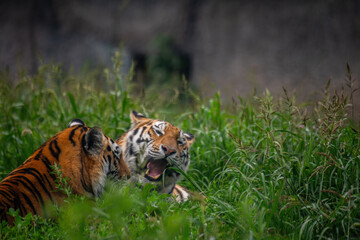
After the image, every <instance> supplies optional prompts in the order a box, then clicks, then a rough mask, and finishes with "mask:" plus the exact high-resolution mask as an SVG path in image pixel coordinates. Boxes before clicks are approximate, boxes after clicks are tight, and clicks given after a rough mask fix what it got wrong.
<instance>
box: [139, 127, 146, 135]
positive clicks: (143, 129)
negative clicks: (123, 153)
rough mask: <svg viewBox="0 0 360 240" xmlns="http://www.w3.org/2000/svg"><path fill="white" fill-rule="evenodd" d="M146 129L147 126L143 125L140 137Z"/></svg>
mask: <svg viewBox="0 0 360 240" xmlns="http://www.w3.org/2000/svg"><path fill="white" fill-rule="evenodd" d="M145 129H146V127H143V128H142V130H141V133H140V136H139V138H141V137H142V135H143V133H144V131H145Z"/></svg>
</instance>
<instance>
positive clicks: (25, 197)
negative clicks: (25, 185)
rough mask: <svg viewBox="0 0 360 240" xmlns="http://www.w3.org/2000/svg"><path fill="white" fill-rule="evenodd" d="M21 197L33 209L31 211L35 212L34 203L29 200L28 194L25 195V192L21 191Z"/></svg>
mask: <svg viewBox="0 0 360 240" xmlns="http://www.w3.org/2000/svg"><path fill="white" fill-rule="evenodd" d="M22 196H23V198H24V199H25V201H26V203H27V204H28V205H29V206H30V207H31V209H32V210H33V213H34V214H36V210H35V207H34V205H33V204H32V202H31V200H30V199H29V198H28V196H26V194H24V193H22Z"/></svg>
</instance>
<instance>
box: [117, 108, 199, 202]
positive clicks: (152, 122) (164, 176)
mask: <svg viewBox="0 0 360 240" xmlns="http://www.w3.org/2000/svg"><path fill="white" fill-rule="evenodd" d="M130 119H131V127H130V129H129V130H128V131H127V132H125V133H124V134H123V135H121V136H120V137H119V138H118V139H116V140H115V141H116V143H117V144H119V146H120V148H121V157H122V158H123V159H124V160H125V162H126V164H127V166H128V167H129V169H130V172H131V177H130V181H132V182H135V183H139V184H141V185H145V184H147V183H151V184H154V185H155V186H156V187H155V188H156V190H157V191H158V192H159V193H167V194H171V195H172V196H173V198H174V199H175V200H176V201H178V202H184V201H187V200H188V199H189V198H190V197H191V196H192V194H191V192H190V191H189V190H187V189H186V188H184V187H181V186H180V185H178V184H176V182H177V181H178V180H179V179H180V177H181V175H180V173H179V171H176V170H174V169H173V168H178V169H180V170H181V171H182V172H186V170H187V169H188V167H189V164H190V155H189V149H190V146H191V145H192V144H193V142H194V139H195V138H194V135H193V134H191V133H185V132H183V131H182V130H181V129H180V128H178V127H176V126H174V125H172V124H171V123H169V122H166V121H162V120H156V119H150V118H147V117H145V116H144V115H143V114H141V113H138V112H136V111H131V113H130ZM181 171H180V172H181Z"/></svg>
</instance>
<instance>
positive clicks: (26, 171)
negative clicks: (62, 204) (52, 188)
mask: <svg viewBox="0 0 360 240" xmlns="http://www.w3.org/2000/svg"><path fill="white" fill-rule="evenodd" d="M19 172H20V171H19ZM21 172H22V173H24V174H30V175H32V176H34V177H35V178H36V180H37V181H38V182H39V183H40V185H41V187H42V188H43V190H44V191H45V193H46V194H47V195H48V197H49V198H50V200H51V202H53V199H52V197H51V194H50V192H49V191H48V189H47V188H46V187H45V185H44V182H45V181H44V178H43V177H42V175H41V173H40V172H39V171H38V170H37V169H35V168H26V169H23V171H21ZM34 172H35V173H34Z"/></svg>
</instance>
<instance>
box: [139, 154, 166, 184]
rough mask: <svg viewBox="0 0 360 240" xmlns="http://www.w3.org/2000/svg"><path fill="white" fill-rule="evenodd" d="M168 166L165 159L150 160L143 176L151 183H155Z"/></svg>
mask: <svg viewBox="0 0 360 240" xmlns="http://www.w3.org/2000/svg"><path fill="white" fill-rule="evenodd" d="M168 166H170V164H169V163H168V161H167V160H166V159H165V158H163V159H150V160H149V161H148V163H147V164H146V168H147V170H146V174H145V176H146V177H147V178H148V179H149V180H151V181H156V180H158V179H160V177H161V176H162V175H163V173H164V171H165V169H166V168H167V167H168Z"/></svg>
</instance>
